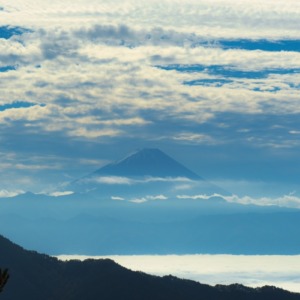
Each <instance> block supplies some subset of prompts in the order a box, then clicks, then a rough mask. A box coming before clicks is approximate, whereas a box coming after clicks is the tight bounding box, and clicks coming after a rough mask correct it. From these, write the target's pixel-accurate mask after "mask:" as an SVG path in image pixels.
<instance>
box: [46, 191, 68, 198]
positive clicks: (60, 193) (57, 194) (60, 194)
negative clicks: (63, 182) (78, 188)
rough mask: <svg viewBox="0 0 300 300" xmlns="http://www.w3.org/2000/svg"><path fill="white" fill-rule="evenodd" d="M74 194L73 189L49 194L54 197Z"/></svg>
mask: <svg viewBox="0 0 300 300" xmlns="http://www.w3.org/2000/svg"><path fill="white" fill-rule="evenodd" d="M72 194H74V192H73V191H64V192H59V191H57V192H51V193H49V196H52V197H62V196H69V195H72Z"/></svg>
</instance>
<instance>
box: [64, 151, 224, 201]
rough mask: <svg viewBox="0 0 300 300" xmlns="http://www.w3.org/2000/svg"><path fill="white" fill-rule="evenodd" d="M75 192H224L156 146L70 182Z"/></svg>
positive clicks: (141, 194) (132, 195)
mask: <svg viewBox="0 0 300 300" xmlns="http://www.w3.org/2000/svg"><path fill="white" fill-rule="evenodd" d="M66 188H67V189H71V190H72V191H74V192H77V193H87V192H88V193H93V194H95V193H97V194H98V195H99V196H100V195H102V196H105V197H112V196H115V195H116V194H117V195H121V196H122V197H123V196H128V195H130V196H131V197H142V196H144V195H149V194H152V195H153V194H156V195H160V194H167V195H168V196H170V195H174V194H175V193H176V192H177V191H178V190H189V192H191V191H192V190H194V192H199V193H209V194H213V193H223V194H224V191H223V190H222V189H221V188H219V187H217V186H215V185H213V184H212V183H210V182H208V181H206V180H204V179H203V178H202V177H200V176H199V175H198V174H196V173H195V172H193V171H191V170H189V169H188V168H187V167H185V166H184V165H182V164H181V163H179V162H177V161H176V160H175V159H173V158H172V157H170V156H169V155H167V154H165V153H164V152H163V151H161V150H159V149H155V148H145V149H141V150H138V151H136V152H133V153H131V154H130V155H128V156H126V157H125V158H123V159H121V160H119V161H115V162H112V163H110V164H107V165H105V166H104V167H102V168H100V169H98V170H96V171H94V172H92V173H90V174H88V175H86V176H84V177H82V178H80V179H77V180H75V181H73V182H71V183H70V184H69V185H68V186H67V187H66Z"/></svg>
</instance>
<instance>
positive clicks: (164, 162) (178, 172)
mask: <svg viewBox="0 0 300 300" xmlns="http://www.w3.org/2000/svg"><path fill="white" fill-rule="evenodd" d="M92 175H93V176H108V175H109V176H125V177H141V176H151V177H186V178H189V179H193V180H200V179H201V177H200V176H198V175H197V174H196V173H194V172H192V171H191V170H189V169H188V168H186V167H185V166H183V165H182V164H180V163H179V162H177V161H176V160H174V159H173V158H171V157H170V156H168V155H167V154H165V153H164V152H162V151H161V150H159V149H153V148H148V149H142V150H139V151H137V152H135V153H133V154H131V155H130V156H127V157H126V158H124V159H122V160H120V161H118V162H114V163H111V164H108V165H106V166H104V167H102V168H101V169H99V170H97V171H96V172H94V173H93V174H92Z"/></svg>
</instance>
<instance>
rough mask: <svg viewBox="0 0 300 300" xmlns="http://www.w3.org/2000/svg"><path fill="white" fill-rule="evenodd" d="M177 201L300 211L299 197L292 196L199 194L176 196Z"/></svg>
mask: <svg viewBox="0 0 300 300" xmlns="http://www.w3.org/2000/svg"><path fill="white" fill-rule="evenodd" d="M176 197H177V198H178V199H193V200H210V199H212V198H214V197H219V198H222V199H224V200H225V201H227V202H229V203H238V204H243V205H257V206H279V207H289V208H297V209H300V197H298V196H295V195H294V194H290V195H283V196H281V197H274V198H272V197H257V198H255V197H251V196H238V195H229V196H226V195H220V194H212V195H206V194H200V195H177V196H176Z"/></svg>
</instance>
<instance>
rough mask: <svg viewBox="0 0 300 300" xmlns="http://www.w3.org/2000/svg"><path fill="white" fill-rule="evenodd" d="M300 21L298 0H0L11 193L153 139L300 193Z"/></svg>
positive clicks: (0, 102)
mask: <svg viewBox="0 0 300 300" xmlns="http://www.w3.org/2000/svg"><path fill="white" fill-rule="evenodd" d="M299 28H300V3H299V1H298V0H285V1H282V0H280V1H279V0H265V1H258V0H251V1H250V0H243V1H238V2H237V1H233V0H210V1H208V0H197V1H196V0H186V1H178V0H159V1H158V0H148V1H144V0H141V1H133V0H123V1H120V0H106V1H100V0H90V1H83V0H72V1H70V0H65V1H58V0H51V1H50V0H14V1H2V0H0V182H1V184H0V191H1V192H0V196H1V195H8V194H11V195H12V194H16V193H18V191H34V192H39V191H43V190H47V189H51V188H53V187H55V186H57V185H59V184H61V183H62V182H68V181H72V180H74V179H76V178H78V177H82V176H84V175H85V174H88V173H90V172H92V171H94V170H96V169H98V168H100V167H101V166H103V165H105V164H107V163H108V162H111V161H114V160H116V159H120V158H122V157H124V156H126V155H127V154H128V153H130V152H132V151H133V150H135V149H139V148H145V147H151V148H160V149H161V150H162V151H164V152H166V153H167V154H169V155H170V156H172V157H173V158H175V159H176V160H178V161H179V162H181V163H183V164H184V165H185V166H187V167H188V168H190V169H191V170H193V171H194V172H196V173H198V174H199V175H200V176H202V177H203V178H206V179H208V180H210V181H212V182H214V183H216V184H218V185H219V186H221V187H222V188H225V189H226V190H229V191H232V192H233V193H235V194H238V195H239V196H241V197H247V196H249V195H250V196H256V197H274V196H276V197H286V195H300V190H299V178H300V171H299V170H300V156H299V147H300V122H299V117H300V101H299V87H300V31H299ZM298 200H299V198H297V201H298ZM299 201H300V200H299Z"/></svg>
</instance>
